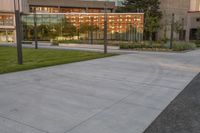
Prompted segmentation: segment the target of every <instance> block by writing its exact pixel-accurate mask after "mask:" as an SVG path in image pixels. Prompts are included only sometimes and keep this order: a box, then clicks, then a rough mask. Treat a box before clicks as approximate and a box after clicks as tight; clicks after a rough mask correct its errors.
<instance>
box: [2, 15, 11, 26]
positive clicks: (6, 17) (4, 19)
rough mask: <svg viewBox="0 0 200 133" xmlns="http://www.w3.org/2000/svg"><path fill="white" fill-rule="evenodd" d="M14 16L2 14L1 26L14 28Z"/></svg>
mask: <svg viewBox="0 0 200 133" xmlns="http://www.w3.org/2000/svg"><path fill="white" fill-rule="evenodd" d="M13 25H14V16H13V15H12V14H0V26H13Z"/></svg>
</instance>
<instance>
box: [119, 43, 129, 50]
mask: <svg viewBox="0 0 200 133" xmlns="http://www.w3.org/2000/svg"><path fill="white" fill-rule="evenodd" d="M119 47H120V49H129V44H120V45H119Z"/></svg>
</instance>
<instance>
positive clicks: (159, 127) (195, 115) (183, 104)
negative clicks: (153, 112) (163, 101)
mask: <svg viewBox="0 0 200 133" xmlns="http://www.w3.org/2000/svg"><path fill="white" fill-rule="evenodd" d="M144 133H200V74H198V75H197V76H196V77H195V78H194V79H193V80H192V81H191V82H190V84H189V85H188V86H187V87H186V88H185V89H184V90H183V91H182V92H181V93H180V94H179V95H178V96H177V97H176V98H175V99H174V100H173V101H172V102H171V103H170V105H169V106H168V107H167V108H166V109H165V110H164V111H163V112H162V113H161V114H160V115H159V117H157V118H156V120H155V121H154V122H153V123H152V124H151V125H150V126H149V127H148V128H147V129H146V130H145V132H144Z"/></svg>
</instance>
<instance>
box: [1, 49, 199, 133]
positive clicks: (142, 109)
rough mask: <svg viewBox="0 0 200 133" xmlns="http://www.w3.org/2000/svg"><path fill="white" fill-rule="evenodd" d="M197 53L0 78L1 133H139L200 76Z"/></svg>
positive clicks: (130, 57)
mask: <svg viewBox="0 0 200 133" xmlns="http://www.w3.org/2000/svg"><path fill="white" fill-rule="evenodd" d="M199 57H200V50H196V51H193V52H188V53H153V52H138V53H134V54H126V55H120V56H115V57H109V58H104V59H96V60H90V61H85V62H79V63H72V64H67V65H59V66H54V67H47V68H41V69H35V70H29V71H23V72H17V73H10V74H4V75H0V132H1V133H142V132H143V131H144V130H145V129H146V128H147V127H148V126H149V125H150V124H151V123H152V121H153V120H154V119H155V118H156V117H157V116H158V115H159V114H160V113H161V112H162V111H163V110H164V109H165V108H166V106H167V105H168V104H169V103H170V102H171V101H172V100H173V99H174V98H175V97H176V96H177V95H178V94H179V93H180V92H181V91H182V90H183V89H184V88H185V86H186V85H187V84H188V83H189V82H190V81H191V80H192V79H193V77H194V76H195V75H196V74H197V73H198V72H199V71H200V60H199Z"/></svg>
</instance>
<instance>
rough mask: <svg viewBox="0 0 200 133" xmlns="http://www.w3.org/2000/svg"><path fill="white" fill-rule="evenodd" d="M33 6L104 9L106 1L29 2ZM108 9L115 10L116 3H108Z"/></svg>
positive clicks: (41, 0) (62, 0)
mask: <svg viewBox="0 0 200 133" xmlns="http://www.w3.org/2000/svg"><path fill="white" fill-rule="evenodd" d="M28 4H29V5H32V6H54V7H55V6H60V7H86V8H104V7H105V1H81V0H28ZM106 6H107V8H111V9H113V8H115V2H106Z"/></svg>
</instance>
